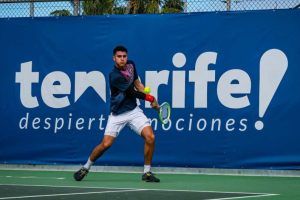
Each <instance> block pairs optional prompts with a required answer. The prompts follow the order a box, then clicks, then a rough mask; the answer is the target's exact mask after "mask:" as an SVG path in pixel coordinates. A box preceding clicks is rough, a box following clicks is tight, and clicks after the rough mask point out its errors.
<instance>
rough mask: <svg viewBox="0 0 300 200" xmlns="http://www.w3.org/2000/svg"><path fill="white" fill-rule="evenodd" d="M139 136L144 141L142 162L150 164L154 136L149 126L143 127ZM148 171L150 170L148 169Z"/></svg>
mask: <svg viewBox="0 0 300 200" xmlns="http://www.w3.org/2000/svg"><path fill="white" fill-rule="evenodd" d="M141 136H142V137H143V139H144V141H145V145H144V164H145V165H151V163H152V157H153V152H154V147H155V136H154V133H153V130H152V127H151V126H146V127H145V128H143V130H142V133H141ZM149 171H150V170H149Z"/></svg>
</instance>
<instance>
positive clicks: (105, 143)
mask: <svg viewBox="0 0 300 200" xmlns="http://www.w3.org/2000/svg"><path fill="white" fill-rule="evenodd" d="M111 145H112V142H111V141H103V142H102V146H103V148H104V149H108V148H109V147H111Z"/></svg>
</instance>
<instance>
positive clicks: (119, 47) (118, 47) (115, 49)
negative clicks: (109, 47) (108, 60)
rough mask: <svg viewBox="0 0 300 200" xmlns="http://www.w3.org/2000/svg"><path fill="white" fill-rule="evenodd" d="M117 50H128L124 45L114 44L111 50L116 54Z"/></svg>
mask: <svg viewBox="0 0 300 200" xmlns="http://www.w3.org/2000/svg"><path fill="white" fill-rule="evenodd" d="M117 51H123V52H126V53H127V52H128V51H127V49H126V48H125V47H124V46H121V45H119V46H116V47H115V48H114V50H113V55H116V53H117Z"/></svg>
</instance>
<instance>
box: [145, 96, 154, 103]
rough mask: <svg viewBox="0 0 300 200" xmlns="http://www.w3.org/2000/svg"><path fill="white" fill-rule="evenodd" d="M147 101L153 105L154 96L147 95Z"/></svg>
mask: <svg viewBox="0 0 300 200" xmlns="http://www.w3.org/2000/svg"><path fill="white" fill-rule="evenodd" d="M145 100H146V101H149V102H151V103H152V102H153V101H154V96H152V95H150V94H146V95H145Z"/></svg>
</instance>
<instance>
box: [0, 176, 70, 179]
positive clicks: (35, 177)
mask: <svg viewBox="0 0 300 200" xmlns="http://www.w3.org/2000/svg"><path fill="white" fill-rule="evenodd" d="M0 178H21V179H58V180H63V179H66V178H65V177H38V176H0Z"/></svg>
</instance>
